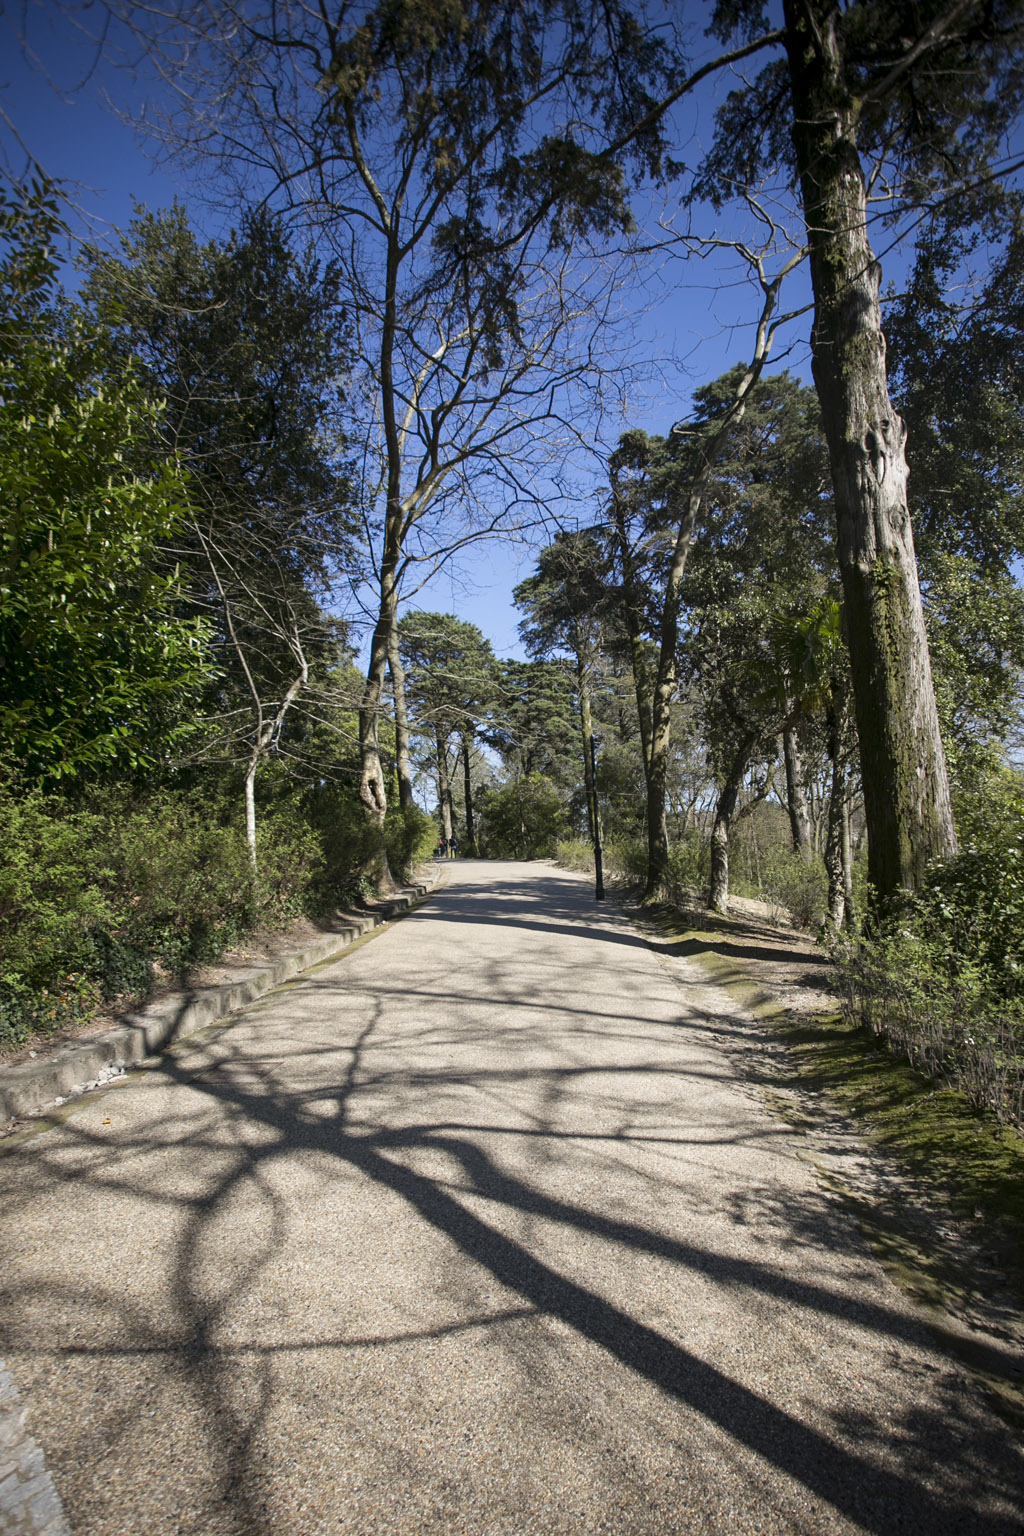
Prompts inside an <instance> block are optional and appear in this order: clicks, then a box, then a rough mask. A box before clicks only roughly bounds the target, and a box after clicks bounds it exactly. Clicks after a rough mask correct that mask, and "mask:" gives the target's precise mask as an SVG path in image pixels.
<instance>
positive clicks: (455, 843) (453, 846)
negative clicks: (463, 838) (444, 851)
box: [448, 832, 459, 859]
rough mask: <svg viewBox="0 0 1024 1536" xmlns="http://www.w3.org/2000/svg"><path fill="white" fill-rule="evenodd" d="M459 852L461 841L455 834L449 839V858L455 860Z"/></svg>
mask: <svg viewBox="0 0 1024 1536" xmlns="http://www.w3.org/2000/svg"><path fill="white" fill-rule="evenodd" d="M458 851H459V840H458V838H457V837H456V836H455V833H454V832H453V833H452V835H451V837H450V838H449V839H448V857H449V858H450V859H454V858H455V856H456V854H457V853H458Z"/></svg>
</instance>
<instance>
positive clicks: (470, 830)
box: [462, 731, 476, 859]
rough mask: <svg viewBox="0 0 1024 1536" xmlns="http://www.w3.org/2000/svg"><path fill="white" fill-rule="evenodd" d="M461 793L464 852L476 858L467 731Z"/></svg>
mask: <svg viewBox="0 0 1024 1536" xmlns="http://www.w3.org/2000/svg"><path fill="white" fill-rule="evenodd" d="M462 794H463V799H464V801H465V805H466V853H467V855H468V856H469V857H470V858H471V859H475V858H476V824H475V822H474V820H473V778H472V775H471V773H470V764H469V732H468V731H463V733H462Z"/></svg>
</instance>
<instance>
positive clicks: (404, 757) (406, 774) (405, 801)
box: [388, 628, 413, 811]
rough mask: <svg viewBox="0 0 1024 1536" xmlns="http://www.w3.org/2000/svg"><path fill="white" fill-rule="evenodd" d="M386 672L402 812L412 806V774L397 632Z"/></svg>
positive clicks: (403, 672)
mask: <svg viewBox="0 0 1024 1536" xmlns="http://www.w3.org/2000/svg"><path fill="white" fill-rule="evenodd" d="M388 671H389V672H390V673H391V691H392V694H393V695H394V700H395V769H396V772H397V774H398V803H399V805H400V806H401V807H402V810H403V811H407V810H409V809H410V808H411V806H412V805H413V796H412V773H411V771H410V768H409V711H408V709H407V708H406V703H405V668H404V667H403V666H402V658H401V656H400V655H399V653H398V631H397V629H395V628H392V630H391V638H390V639H389V641H388Z"/></svg>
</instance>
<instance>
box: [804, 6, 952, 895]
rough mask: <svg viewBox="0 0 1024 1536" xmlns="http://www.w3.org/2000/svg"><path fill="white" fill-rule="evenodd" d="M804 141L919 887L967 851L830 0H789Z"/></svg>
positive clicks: (911, 861) (873, 795)
mask: <svg viewBox="0 0 1024 1536" xmlns="http://www.w3.org/2000/svg"><path fill="white" fill-rule="evenodd" d="M784 10H785V18H786V49H787V53H788V58H789V73H790V81H791V90H792V97H793V112H794V129H793V142H794V146H795V149H796V158H797V166H798V169H799V173H800V181H801V188H802V193H803V205H804V216H805V219H806V224H807V239H808V243H809V246H810V258H811V283H812V287H813V293H814V327H813V331H812V337H811V347H812V361H813V368H814V379H815V384H816V385H817V389H818V396H819V398H820V401H821V411H822V420H823V423H824V428H825V435H826V438H827V440H828V447H829V457H830V460H831V464H832V477H833V481H834V484H835V498H836V517H837V522H838V554H839V566H840V571H841V574H842V580H843V593H844V599H845V609H846V622H847V627H848V635H849V647H850V665H851V670H852V674H853V692H854V705H855V710H856V719H857V731H858V735H859V738H860V752H861V768H862V777H863V782H864V808H865V816H866V819H867V825H868V864H869V872H870V877H871V882H872V884H873V886H874V887H875V890H876V891H877V893H878V895H879V896H880V897H881V898H883V899H884V898H885V897H887V896H889V895H891V894H892V893H893V892H895V891H896V890H898V889H899V888H900V887H901V886H905V887H908V888H910V889H913V888H914V887H915V886H916V885H917V884H918V883H919V881H920V879H921V877H922V875H923V873H924V870H925V867H926V866H927V864H928V862H929V861H930V860H931V859H934V858H943V857H947V856H948V855H950V854H953V853H955V852H956V833H955V831H954V827H953V814H952V809H951V805H950V797H949V785H948V781H947V776H946V762H945V755H944V752H943V747H942V740H941V737H940V735H939V724H938V716H937V714H936V709H935V697H934V691H933V688H932V675H931V664H930V660H929V656H928V642H927V637H926V635H925V627H924V616H923V612H922V608H921V594H920V589H919V587H918V580H917V562H916V559H915V556H914V544H913V538H912V535H911V530H910V518H909V515H908V511H907V490H906V481H907V466H906V458H905V455H904V444H905V438H906V429H905V427H904V425H903V422H902V420H901V419H900V417H899V416H898V415H897V413H896V412H895V410H894V409H893V407H892V402H891V401H890V399H889V392H888V387H887V381H886V369H885V339H884V337H883V335H882V329H881V314H880V309H879V303H878V292H879V285H880V282H881V269H880V267H879V264H878V262H877V261H876V260H875V256H874V252H873V251H872V249H871V245H870V242H869V240H868V233H867V217H866V191H865V185H864V176H863V172H862V169H861V163H860V156H859V153H858V150H857V112H858V104H857V101H856V98H855V97H854V95H853V94H852V92H851V89H850V86H849V83H848V80H847V78H846V76H845V74H844V66H843V60H842V57H841V53H840V46H839V39H838V35H837V31H836V21H837V19H838V15H839V10H838V7H836V6H835V5H834V0H784Z"/></svg>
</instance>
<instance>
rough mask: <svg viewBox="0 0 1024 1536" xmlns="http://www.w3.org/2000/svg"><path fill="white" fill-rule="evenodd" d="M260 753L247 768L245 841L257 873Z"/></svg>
mask: <svg viewBox="0 0 1024 1536" xmlns="http://www.w3.org/2000/svg"><path fill="white" fill-rule="evenodd" d="M259 761H260V754H259V751H258V750H257V751H255V752H254V753H253V754H252V756H251V757H250V759H249V763H248V766H247V768H246V770H245V841H246V843H247V844H248V845H249V863H250V864H251V865H252V872H253V874H255V873H256V769H257V768H258V767H259Z"/></svg>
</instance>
